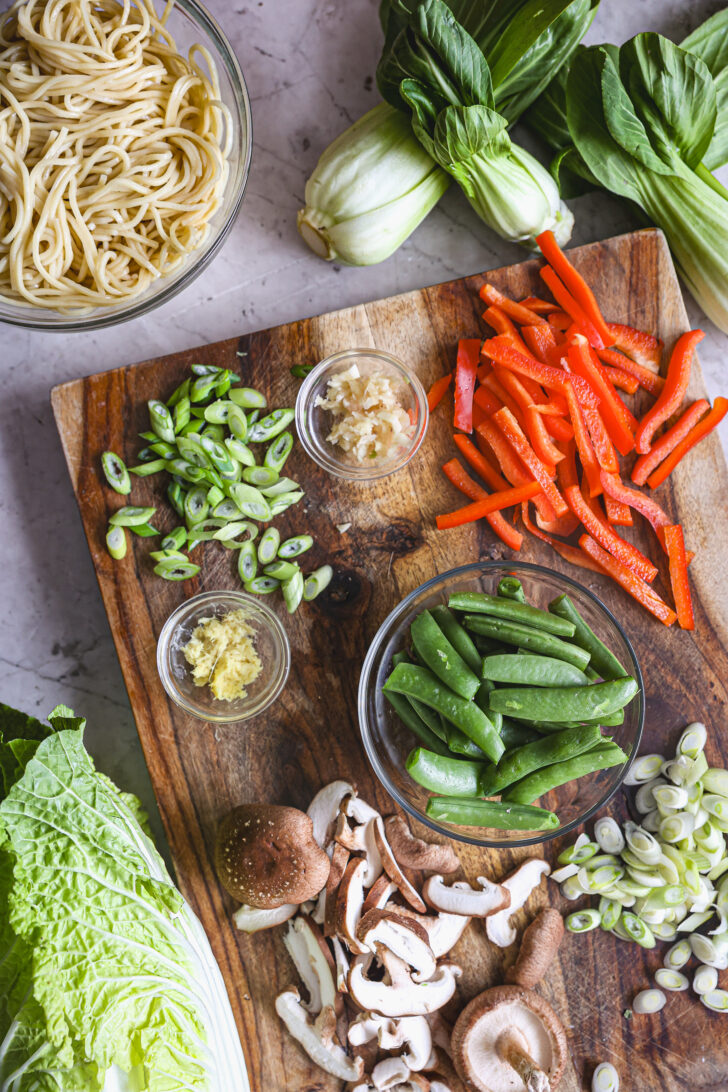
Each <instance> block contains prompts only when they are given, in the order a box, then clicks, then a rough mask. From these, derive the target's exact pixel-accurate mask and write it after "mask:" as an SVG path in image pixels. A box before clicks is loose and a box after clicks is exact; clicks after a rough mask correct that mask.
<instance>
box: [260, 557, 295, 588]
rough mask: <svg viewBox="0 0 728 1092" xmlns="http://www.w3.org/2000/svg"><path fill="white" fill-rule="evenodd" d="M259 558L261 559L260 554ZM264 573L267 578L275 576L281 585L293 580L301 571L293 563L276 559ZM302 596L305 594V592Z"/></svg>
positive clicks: (267, 566)
mask: <svg viewBox="0 0 728 1092" xmlns="http://www.w3.org/2000/svg"><path fill="white" fill-rule="evenodd" d="M258 556H259V557H260V554H259V555H258ZM263 571H264V572H265V575H266V576H274V577H275V578H276V580H280V582H281V584H285V582H286V581H287V580H292V579H293V578H294V576H295V575H296V573H298V572H300V571H301V570H300V569H299V567H298V565H296V564H295V563H294V562H293V561H283V560H282V559H281V558H276V560H275V561H272V562H271V564H270V565H266V567H265V569H264V570H263ZM301 594H303V590H302V592H301Z"/></svg>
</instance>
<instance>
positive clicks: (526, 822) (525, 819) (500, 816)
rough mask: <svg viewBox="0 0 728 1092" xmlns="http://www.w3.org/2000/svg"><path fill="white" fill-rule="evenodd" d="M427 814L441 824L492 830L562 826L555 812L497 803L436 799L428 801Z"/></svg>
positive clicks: (538, 828)
mask: <svg viewBox="0 0 728 1092" xmlns="http://www.w3.org/2000/svg"><path fill="white" fill-rule="evenodd" d="M425 811H426V814H427V816H428V817H429V818H430V819H437V820H438V821H440V822H445V823H458V824H459V825H461V826H468V827H490V828H491V829H492V830H555V829H556V827H558V825H559V818H558V816H557V815H555V814H554V813H553V812H552V811H546V810H545V809H544V808H533V807H526V806H524V805H522V804H510V803H508V804H504V803H499V802H498V801H497V800H469V799H468V798H467V797H464V798H457V797H452V796H450V797H447V796H433V797H431V798H430V799H429V800H428V801H427V807H426V809H425Z"/></svg>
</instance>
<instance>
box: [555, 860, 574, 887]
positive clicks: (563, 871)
mask: <svg viewBox="0 0 728 1092" xmlns="http://www.w3.org/2000/svg"><path fill="white" fill-rule="evenodd" d="M578 871H579V865H576V864H567V865H564V867H563V868H557V869H556V871H555V872H552V873H551V877H550V878H551V879H552V880H554V881H555V882H556V883H564V881H565V880H568V879H570V878H571V877H572V876H576V874H577V872H578Z"/></svg>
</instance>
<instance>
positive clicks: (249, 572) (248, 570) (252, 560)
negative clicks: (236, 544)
mask: <svg viewBox="0 0 728 1092" xmlns="http://www.w3.org/2000/svg"><path fill="white" fill-rule="evenodd" d="M257 572H258V553H257V551H256V549H255V543H254V542H253V541H252V539H251V540H249V541H248V542H244V543H243V544H242V546H241V547H240V550H239V551H238V576H239V577H240V579H241V580H242V582H243V584H248V583H249V582H250V581H251V580H253V579H254V578H255V576H256V574H257Z"/></svg>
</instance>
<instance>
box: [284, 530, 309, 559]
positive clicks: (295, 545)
mask: <svg viewBox="0 0 728 1092" xmlns="http://www.w3.org/2000/svg"><path fill="white" fill-rule="evenodd" d="M312 546H313V538H312V537H311V535H294V537H293V538H287V539H286V541H285V542H282V543H281V544H280V546H279V547H278V556H279V557H282V558H285V559H286V560H287V561H290V559H291V558H293V557H299V556H300V555H301V554H305V553H306V550H310V549H311V547H312Z"/></svg>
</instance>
